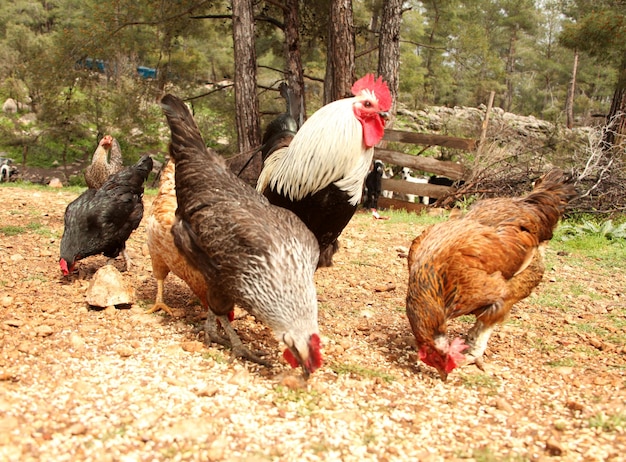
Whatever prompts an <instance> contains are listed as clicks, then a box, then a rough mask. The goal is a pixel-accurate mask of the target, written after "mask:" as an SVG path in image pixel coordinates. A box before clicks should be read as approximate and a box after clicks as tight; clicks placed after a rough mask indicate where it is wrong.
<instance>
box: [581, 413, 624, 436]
mask: <svg viewBox="0 0 626 462" xmlns="http://www.w3.org/2000/svg"><path fill="white" fill-rule="evenodd" d="M589 426H590V427H591V428H599V429H601V430H602V431H604V432H614V431H616V430H617V429H618V428H622V429H623V428H626V414H623V413H618V414H613V415H606V414H604V413H603V412H599V413H597V414H596V415H594V416H592V417H590V418H589Z"/></svg>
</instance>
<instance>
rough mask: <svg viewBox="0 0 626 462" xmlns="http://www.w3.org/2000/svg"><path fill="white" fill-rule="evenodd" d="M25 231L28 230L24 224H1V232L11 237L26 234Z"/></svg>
mask: <svg viewBox="0 0 626 462" xmlns="http://www.w3.org/2000/svg"><path fill="white" fill-rule="evenodd" d="M25 232H26V228H24V227H22V226H13V225H7V226H0V233H2V234H4V235H5V236H9V237H10V236H18V235H20V234H24V233H25Z"/></svg>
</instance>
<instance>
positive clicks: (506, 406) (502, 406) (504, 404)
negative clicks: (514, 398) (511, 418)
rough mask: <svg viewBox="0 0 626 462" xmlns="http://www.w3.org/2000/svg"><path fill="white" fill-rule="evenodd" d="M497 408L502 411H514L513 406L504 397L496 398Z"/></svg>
mask: <svg viewBox="0 0 626 462" xmlns="http://www.w3.org/2000/svg"><path fill="white" fill-rule="evenodd" d="M496 409H498V410H500V411H506V412H513V406H511V404H510V403H509V402H508V401H507V400H505V399H504V398H496Z"/></svg>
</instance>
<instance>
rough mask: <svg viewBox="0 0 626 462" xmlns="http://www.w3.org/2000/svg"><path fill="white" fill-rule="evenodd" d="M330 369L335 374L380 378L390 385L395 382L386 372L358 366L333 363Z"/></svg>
mask: <svg viewBox="0 0 626 462" xmlns="http://www.w3.org/2000/svg"><path fill="white" fill-rule="evenodd" d="M330 368H331V369H332V370H333V371H334V372H335V373H336V374H337V375H342V374H353V375H356V376H359V377H363V378H375V377H378V378H381V379H382V380H384V381H385V382H387V383H391V382H393V381H394V380H396V377H394V376H393V375H391V374H387V373H386V372H383V371H379V370H376V369H369V368H367V367H363V366H359V365H357V364H348V363H333V364H331V365H330Z"/></svg>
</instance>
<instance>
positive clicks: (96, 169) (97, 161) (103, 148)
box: [85, 135, 123, 189]
mask: <svg viewBox="0 0 626 462" xmlns="http://www.w3.org/2000/svg"><path fill="white" fill-rule="evenodd" d="M109 153H110V159H109ZM122 168H123V164H122V150H121V149H120V145H119V143H118V142H117V140H116V139H115V138H113V137H112V136H111V135H104V136H103V137H102V139H101V140H100V143H98V147H97V148H96V150H95V152H94V153H93V156H92V158H91V165H89V166H88V167H87V168H86V169H85V183H87V187H89V188H90V189H100V188H101V187H102V185H103V184H104V182H105V181H106V180H107V178H109V176H111V175H113V174H114V173H117V172H119V171H120V170H122Z"/></svg>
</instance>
